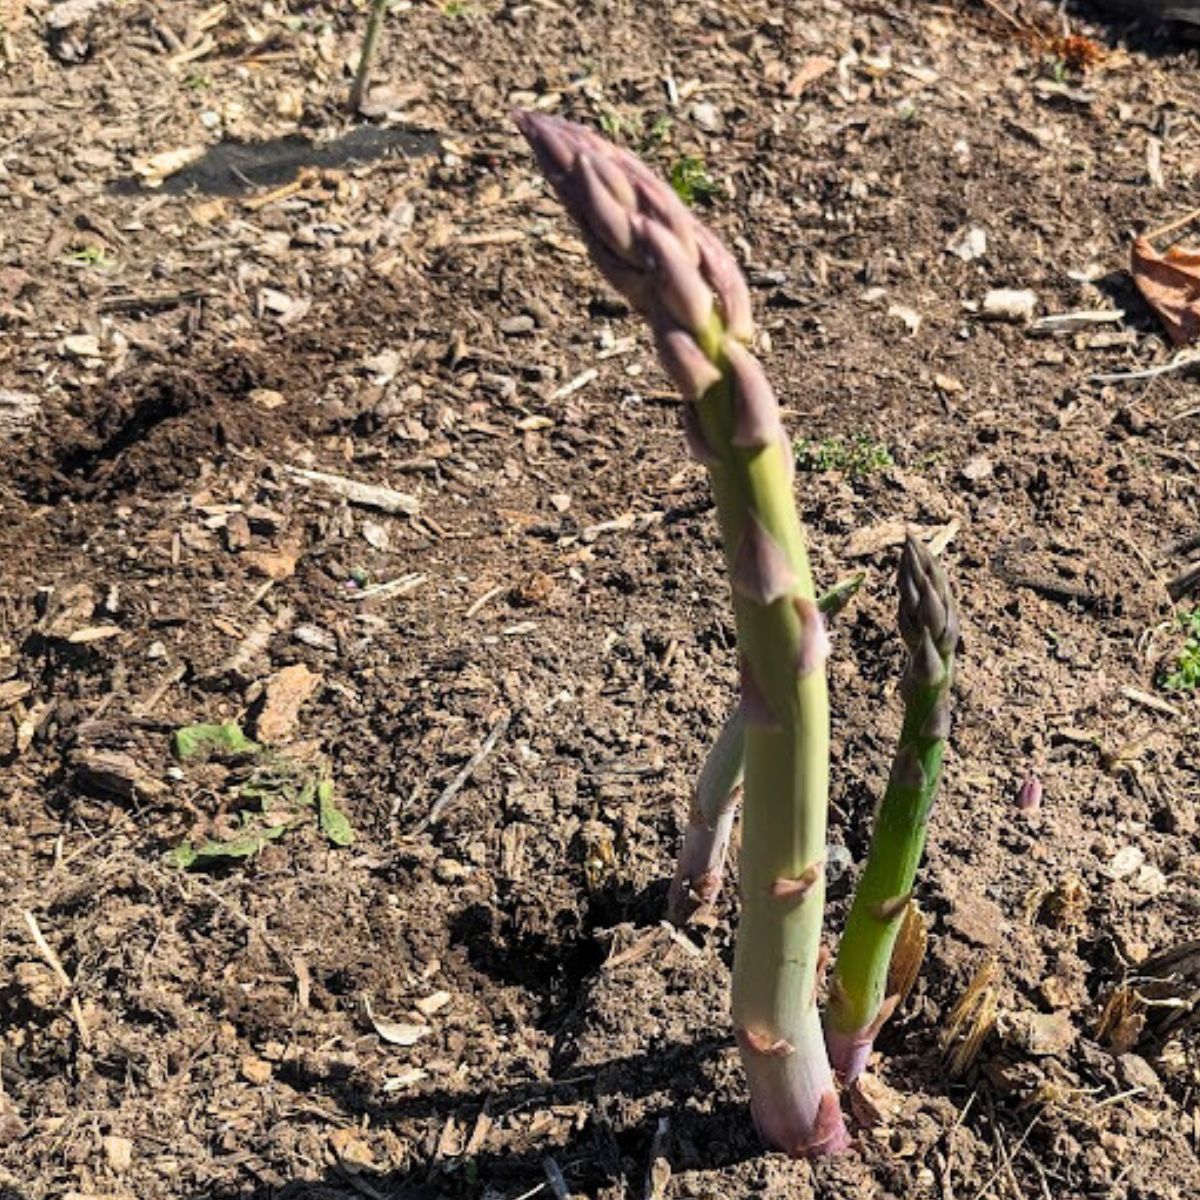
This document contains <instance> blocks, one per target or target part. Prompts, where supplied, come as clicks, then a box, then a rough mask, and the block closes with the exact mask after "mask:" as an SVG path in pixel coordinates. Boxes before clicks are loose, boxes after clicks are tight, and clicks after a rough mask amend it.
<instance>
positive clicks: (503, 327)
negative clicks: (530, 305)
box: [500, 313, 537, 337]
mask: <svg viewBox="0 0 1200 1200" xmlns="http://www.w3.org/2000/svg"><path fill="white" fill-rule="evenodd" d="M536 328H537V322H536V321H535V320H534V319H533V318H532V317H531V316H529V315H528V314H526V313H522V314H520V315H519V316H515V317H505V318H504V320H503V321H501V322H500V332H501V333H502V334H504V336H505V337H522V336H524V335H525V334H527V333H532V332H533V331H534V330H535V329H536Z"/></svg>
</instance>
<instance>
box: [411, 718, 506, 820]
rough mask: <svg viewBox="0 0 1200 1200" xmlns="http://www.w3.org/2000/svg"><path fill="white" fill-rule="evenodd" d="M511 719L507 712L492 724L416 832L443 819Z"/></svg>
mask: <svg viewBox="0 0 1200 1200" xmlns="http://www.w3.org/2000/svg"><path fill="white" fill-rule="evenodd" d="M511 720H512V713H505V714H504V716H502V717H501V718H500V720H498V721H497V722H496V724H495V725H493V726H492V731H491V733H489V734H488V735H487V737H486V738H485V739H484V742H483V745H482V746H480V747H479V749H478V750H476V751H475V753H474V754H472V755H471V757H470V758H469V759H467V762H466V765H465V766H464V767H463V769H462V770H461V771H459V773H458V774H457V775H455V777H454V778H453V779H452V780H451V781H450V782H449V783H448V784H447V785H446V787H445V789H444V790H443V792H442V794H441V795H440V796H439V797H438V798H437V799H436V800H435V801H434V802H433V807H432V808H431V809H430V810H429V813H428V814H427V816H426V817H425V819H424V820H423V821H422V822H421V823H420V824H419V825H417V827H416V828H415V829H414V830H413V832H414V833H420V832H421V830H423V829H426V828H428V827H429V826H430V825H435V824H436V823H437V822H438V821H440V820H441V818H442V814H443V813H444V812H445V811H446V806H447V805H448V804H449V803H450V801H451V800H453V799H454V797H455V796H457V795H458V793H459V792H460V791H462V789H463V787H464V786H465V785H466V783H467V781H468V780H469V779H470V778H471V776H472V775H474V774H475V771H476V770H477V769H478V767H479V764H480V763H481V762H483V760H484V759H485V758H487V756H488V755H489V754H491V752H492V749H493V747H494V746H495V745H496V743H497V742H498V741H499V740H500V736H501V734H503V733H504V731H505V730H506V729H507V728H508V723H509V721H511Z"/></svg>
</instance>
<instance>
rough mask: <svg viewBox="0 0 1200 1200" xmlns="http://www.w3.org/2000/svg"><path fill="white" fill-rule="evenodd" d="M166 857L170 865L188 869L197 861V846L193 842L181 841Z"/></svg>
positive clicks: (182, 869) (184, 869)
mask: <svg viewBox="0 0 1200 1200" xmlns="http://www.w3.org/2000/svg"><path fill="white" fill-rule="evenodd" d="M166 858H167V864H168V866H172V867H178V868H179V869H180V870H181V871H186V870H187V869H188V867H190V866H191V865H192V864H193V863H194V862H195V861H196V848H195V847H194V846H193V845H192V843H191V842H180V843H179V845H178V846H176V847H175V848H174V849H173V850H168V851H167V855H166Z"/></svg>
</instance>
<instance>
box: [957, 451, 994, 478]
mask: <svg viewBox="0 0 1200 1200" xmlns="http://www.w3.org/2000/svg"><path fill="white" fill-rule="evenodd" d="M994 470H995V467H994V465H993V464H992V460H991V459H990V458H988V456H987V455H986V454H977V455H976V456H975V457H974V458H973V459H971V460H970V462H968V463H967V464H966V466H964V467H963V469H962V477H963V478H964V479H965V480H967V482H968V483H978V482H979V481H980V480H981V479H987V478H989V477H990V476H991V474H992V472H993V471H994Z"/></svg>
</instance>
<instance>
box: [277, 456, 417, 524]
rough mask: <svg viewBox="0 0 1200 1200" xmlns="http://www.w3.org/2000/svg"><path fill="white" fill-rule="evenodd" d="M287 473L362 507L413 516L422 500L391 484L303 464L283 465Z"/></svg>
mask: <svg viewBox="0 0 1200 1200" xmlns="http://www.w3.org/2000/svg"><path fill="white" fill-rule="evenodd" d="M284 469H285V470H286V471H287V473H288V474H289V475H291V476H292V477H293V478H295V479H301V480H303V481H304V482H305V483H311V484H314V485H315V486H317V487H322V488H324V489H325V490H326V491H328V492H332V493H333V494H334V495H335V496H340V497H341V498H342V499H343V500H348V501H349V502H350V503H351V504H357V505H360V506H361V507H362V508H373V509H376V510H377V511H378V512H385V513H403V514H404V515H405V516H410V517H411V516H413V515H414V514H415V513H417V512H419V511H420V508H421V502H420V501H419V500H418V499H417V498H416V496H413V495H410V494H409V493H408V492H398V491H396V490H395V489H394V488H389V487H383V486H381V485H379V484H375V483H361V482H359V481H358V480H357V479H347V478H346V477H345V476H344V475H331V474H329V473H328V472H327V471H309V470H306V469H305V468H303V467H285V468H284Z"/></svg>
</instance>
